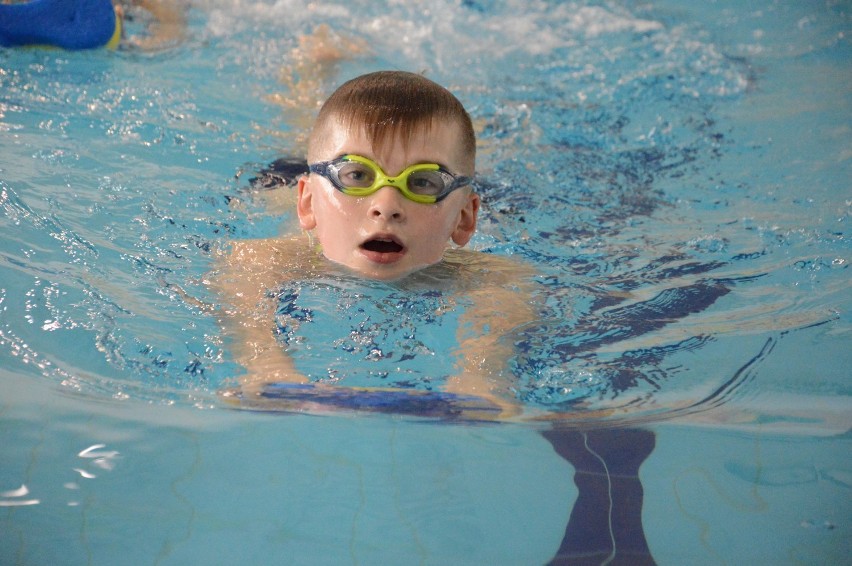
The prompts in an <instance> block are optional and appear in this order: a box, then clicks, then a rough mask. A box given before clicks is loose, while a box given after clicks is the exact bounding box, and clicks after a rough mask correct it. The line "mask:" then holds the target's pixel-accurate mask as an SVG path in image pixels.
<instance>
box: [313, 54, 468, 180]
mask: <svg viewBox="0 0 852 566" xmlns="http://www.w3.org/2000/svg"><path fill="white" fill-rule="evenodd" d="M438 121H447V122H449V123H455V124H458V125H459V127H460V129H461V139H459V149H460V151H461V152H462V158H463V159H464V160H465V161H466V162H469V163H470V166H471V169H472V168H473V163H474V159H475V157H476V135H475V134H474V131H473V125H472V123H471V120H470V116H469V115H468V113H467V111H466V110H465V109H464V106H463V105H462V103H461V102H459V100H458V98H456V97H455V96H454V95H453V94H452V93H451V92H450V91H448V90H447V89H446V88H444V87H442V86H441V85H439V84H437V83H435V82H433V81H431V80H429V79H427V78H426V77H424V76H422V75H418V74H415V73H408V72H404V71H379V72H375V73H369V74H366V75H361V76H360V77H357V78H354V79H352V80H350V81H348V82H346V83H344V84H343V85H341V86H340V88H338V89H337V90H336V91H335V92H334V93H333V94H332V95H331V96H330V97H329V98H328V100H326V101H325V104H323V106H322V108H320V111H319V115H318V116H317V120H316V122H315V124H314V128H313V130H312V132H311V136H310V138H309V140H308V158H309V159H311V158H312V157H313V156H312V155H311V153H312V148H315V147H317V145H318V144H319V143H321V140H322V137H323V135H324V134H325V132H326V129H327V128H328V126H329V124H331V123H333V122H337V123H338V124H340V125H341V126H342V127H343V128H346V129H352V128H363V131H364V133H365V135H366V137H367V141H368V142H369V143H370V144H371V145H372V146H373V148H375V149H379V150H381V148H382V145H383V144H384V143H388V142H391V141H393V140H396V139H400V140H402V142H403V143H407V142H408V141H409V140H410V139H411V137H412V136H413V135H414V134H415V133H416V132H418V131H422V130H421V129H422V128H426V129H427V131H428V128H430V127H432V126H433V125H434V124H435V122H438ZM472 172H473V171H471V173H472Z"/></svg>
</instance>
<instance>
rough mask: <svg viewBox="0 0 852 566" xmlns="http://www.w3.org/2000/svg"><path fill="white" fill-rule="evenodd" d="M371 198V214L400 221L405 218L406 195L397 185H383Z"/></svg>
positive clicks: (375, 216)
mask: <svg viewBox="0 0 852 566" xmlns="http://www.w3.org/2000/svg"><path fill="white" fill-rule="evenodd" d="M371 198H372V200H371V201H370V216H372V217H374V218H385V219H387V220H396V221H398V222H399V221H402V220H404V219H405V208H404V206H403V205H404V203H403V201H404V200H405V197H404V196H403V195H402V193H401V192H399V190H398V189H396V188H395V187H390V186H387V187H382V188H381V189H379V190H378V191H376V192H375V193H373V195H372V197H371Z"/></svg>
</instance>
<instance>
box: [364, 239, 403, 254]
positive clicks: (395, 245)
mask: <svg viewBox="0 0 852 566" xmlns="http://www.w3.org/2000/svg"><path fill="white" fill-rule="evenodd" d="M361 248H362V249H365V250H367V251H368V252H376V253H380V254H392V253H399V252H401V251H402V250H403V249H404V248H403V246H402V244H400V243H399V242H397V241H396V240H393V239H390V238H375V239H372V240H367V241H366V242H364V243H363V244H361Z"/></svg>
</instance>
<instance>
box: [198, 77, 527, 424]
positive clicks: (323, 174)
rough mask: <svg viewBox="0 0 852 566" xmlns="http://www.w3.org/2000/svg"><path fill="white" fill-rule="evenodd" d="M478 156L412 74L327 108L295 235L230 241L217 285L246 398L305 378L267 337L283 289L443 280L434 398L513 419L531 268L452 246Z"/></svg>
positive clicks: (467, 125)
mask: <svg viewBox="0 0 852 566" xmlns="http://www.w3.org/2000/svg"><path fill="white" fill-rule="evenodd" d="M475 154H476V140H475V134H474V131H473V127H472V124H471V120H470V117H469V115H468V114H467V112H466V110H465V109H464V107H463V106H462V104H461V102H459V101H458V99H457V98H456V97H455V96H454V95H452V94H451V93H450V92H449V91H448V90H447V89H445V88H443V87H442V86H440V85H438V84H436V83H434V82H433V81H431V80H429V79H426V78H425V77H423V76H420V75H417V74H413V73H407V72H400V71H382V72H377V73H370V74H367V75H363V76H360V77H357V78H355V79H353V80H351V81H349V82H347V83H345V84H344V85H342V86H341V87H340V88H339V89H338V90H337V91H335V92H334V93H333V94H332V95H331V97H329V98H328V100H326V102H325V104H324V105H323V106H322V108H321V109H320V112H319V115H318V117H317V119H316V122H315V124H314V127H313V129H312V130H311V134H310V136H309V139H308V147H307V158H308V165H309V172H308V173H307V174H306V175H304V176H302V177H301V178H299V180H298V184H297V187H296V191H297V196H296V213H297V217H298V221H299V225H300V227H301V228H302V229H303V230H304V231H305V232H306V233H305V234H302V235H297V236H292V235H290V236H283V237H280V238H273V239H265V240H248V241H236V242H233V244H232V249H231V251H230V254H229V255H227V257H225V258H224V259H223V261H222V262H221V265H220V269H219V274H218V277H217V278H216V281H215V282H214V285H215V286H216V288H217V289H218V290H219V291H220V292H221V293H222V295H223V297H224V303H225V304H226V305H227V307H226V311H225V316H224V318H223V324H224V326H225V328H226V329H228V331H229V333H230V334H231V335H232V337H233V340H234V344H235V348H234V350H235V354H236V359H237V361H238V362H239V363H240V364H241V365H243V366H244V367H245V368H246V370H247V372H248V375H247V376H245V377H244V379H243V385H242V394H243V396H244V397H245V396H247V395H248V396H250V395H251V392H252V391H255V392H258V391H260V390H261V389H262V387H263V385H264V384H269V383H306V382H308V381H309V380H308V378H307V377H306V376H304V375H303V374H302V373H300V372H299V371H298V370H297V368H296V365H295V363H294V361H293V359H292V357H291V356H290V355H289V353H288V351H286V349H285V347H284V346H283V345H282V344H281V343H279V341H278V339H277V338H276V333H277V332H280V328H281V323H280V322H279V323H278V324H277V325H276V323H275V322H274V315H275V311H276V309H277V308H278V297H277V296H276V290H278V289H280V288H281V286H282V284H285V283H286V282H288V281H296V280H300V281H303V280H310V279H316V278H318V277H325V276H327V275H328V274H331V273H340V274H343V275H344V276H351V275H356V276H358V277H360V278H364V279H367V280H374V281H384V282H392V283H393V285H396V286H397V287H398V288H399V289H401V290H403V291H405V290H406V289H411V288H422V287H423V286H424V285H429V284H430V283H429V282H430V281H438V280H447V279H448V278H449V279H452V281H453V283H452V284H451V285H450V286H449V287H448V288H447V289H449V290H448V291H447V289H445V291H447V292H448V293H450V294H451V295H452V296H453V297H455V299H453V298H449V299H447V301H446V303H445V304H446V305H448V308H449V309H451V310H453V309H457V310H458V311H459V312H458V313H457V314H458V325H457V326H458V331H457V333H456V344H455V346H454V347H453V348H451V351H447V352H438V354H440V355H442V356H452V357H454V358H455V360H456V363H455V367H454V372H453V375H450V376H449V377H448V378H447V379H446V380H445V384H444V385H443V390H444V391H446V392H449V393H454V394H459V395H466V396H477V397H481V398H485V399H488V400H490V401H491V402H493V403H495V404H496V405H497V406H499V407H500V417H501V418H502V417H506V416H509V415H511V414H513V413H515V412H516V409H515V403H514V402H513V400H512V395H511V394H510V393H509V387H510V371H509V369H508V360H509V358H510V357H511V355H512V353H513V345H512V343H511V339H510V335H511V333H512V331H514V330H517V329H518V328H519V327H521V326H523V325H524V324H526V323H528V322H530V321H532V320H533V319H534V309H533V307H532V306H531V304H530V301H529V288H528V287H529V285H530V283H529V281H530V276H531V271H530V270H529V269H528V268H527V267H525V266H523V265H521V264H518V263H516V262H514V261H511V260H509V259H508V258H504V257H499V256H493V255H490V254H484V253H479V252H474V251H467V250H463V249H461V248H462V247H463V246H464V245H466V244H467V243H468V242H469V241H470V239H471V237H472V236H473V234H474V232H475V230H476V223H477V217H478V212H479V207H480V197H479V196H478V195H477V194H476V193H475V192H474V190H473V188H472V186H471V182H472V178H473V175H474V164H475ZM315 244H316V245H315ZM430 278H431V279H430ZM277 329H278V330H277ZM344 384H345V383H344Z"/></svg>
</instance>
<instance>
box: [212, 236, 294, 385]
mask: <svg viewBox="0 0 852 566" xmlns="http://www.w3.org/2000/svg"><path fill="white" fill-rule="evenodd" d="M305 246H306V244H305V243H304V242H303V240H301V239H298V238H294V239H277V240H249V241H235V242H233V243H232V250H231V252H230V254H228V255H227V256H225V257H223V258H222V260H221V261H220V262H219V264H218V266H217V269H216V272H215V275H214V276H213V277H212V278H211V280H212V281H211V285H212V287H213V288H214V290H216V291H217V292H218V293H219V295H220V297H221V299H222V303H223V307H222V310H221V311H220V313H221V314H220V325H221V326H222V328H223V330H224V331H225V334H226V335H227V336H228V338H230V340H231V343H232V351H233V355H234V358H235V360H236V361H237V363H239V364H240V365H242V366H243V367H244V368H246V372H247V374H246V375H245V376H244V377H243V378H242V382H243V388H244V390H245V389H251V386H252V385H259V384H263V383H270V382H291V383H302V382H305V381H307V378H306V377H305V376H303V375H302V374H300V373H299V372H298V370H297V369H296V367H295V364H294V363H293V359H292V358H291V357H290V356H289V355H288V354H287V353H286V351H285V350H284V346H283V345H282V344H280V343H279V342H278V340H277V339H276V327H275V310H276V307H277V297H275V295H274V291H275V289H277V288H278V287H279V286H280V285H281V284H282V283H283V282H285V281H287V280H288V279H291V278H292V277H291V276H290V275H288V274H290V273H292V272H293V265H294V264H295V263H297V262H298V261H299V259H300V257H304V256H305V251H304V248H305ZM300 249H301V251H300Z"/></svg>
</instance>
